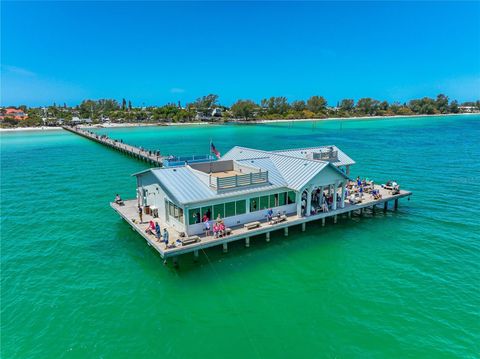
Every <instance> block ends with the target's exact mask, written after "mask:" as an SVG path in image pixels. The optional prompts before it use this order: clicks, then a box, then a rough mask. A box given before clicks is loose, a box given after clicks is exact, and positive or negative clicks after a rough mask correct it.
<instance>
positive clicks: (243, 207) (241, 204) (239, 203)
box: [235, 200, 247, 216]
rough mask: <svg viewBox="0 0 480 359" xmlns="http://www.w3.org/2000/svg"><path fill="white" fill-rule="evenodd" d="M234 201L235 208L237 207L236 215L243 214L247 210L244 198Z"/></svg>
mask: <svg viewBox="0 0 480 359" xmlns="http://www.w3.org/2000/svg"><path fill="white" fill-rule="evenodd" d="M235 203H236V208H237V211H236V213H237V216H238V215H239V214H244V213H245V212H246V211H247V206H246V205H245V200H241V201H237V202H235Z"/></svg>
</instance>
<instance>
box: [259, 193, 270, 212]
mask: <svg viewBox="0 0 480 359" xmlns="http://www.w3.org/2000/svg"><path fill="white" fill-rule="evenodd" d="M265 208H268V196H263V197H260V208H259V209H265Z"/></svg>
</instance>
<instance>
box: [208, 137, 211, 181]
mask: <svg viewBox="0 0 480 359" xmlns="http://www.w3.org/2000/svg"><path fill="white" fill-rule="evenodd" d="M208 162H209V163H210V173H212V139H211V138H210V147H209V152H208Z"/></svg>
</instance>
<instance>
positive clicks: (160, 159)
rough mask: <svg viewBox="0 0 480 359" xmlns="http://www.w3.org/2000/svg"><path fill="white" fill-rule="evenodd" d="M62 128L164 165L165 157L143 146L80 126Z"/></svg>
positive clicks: (143, 159)
mask: <svg viewBox="0 0 480 359" xmlns="http://www.w3.org/2000/svg"><path fill="white" fill-rule="evenodd" d="M62 128H63V129H64V130H66V131H69V132H72V133H74V134H76V135H79V136H82V137H85V138H87V139H89V140H92V141H95V142H97V143H100V144H102V145H104V146H107V147H110V148H112V149H114V150H117V151H120V152H123V153H125V154H127V155H130V156H132V157H135V158H137V159H139V160H142V161H145V162H147V163H149V164H152V165H155V166H162V164H163V160H164V157H162V156H157V155H156V154H155V153H152V152H151V151H147V150H144V149H142V148H139V147H135V146H132V145H129V144H126V143H123V142H120V141H118V140H114V139H111V138H109V137H102V136H100V135H97V134H96V133H93V132H90V131H87V130H84V129H81V128H79V127H72V126H63V127H62Z"/></svg>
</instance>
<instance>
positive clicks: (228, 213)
mask: <svg viewBox="0 0 480 359" xmlns="http://www.w3.org/2000/svg"><path fill="white" fill-rule="evenodd" d="M233 216H235V202H228V203H225V217H233Z"/></svg>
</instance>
